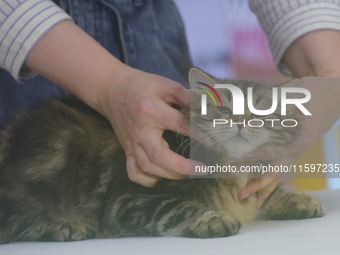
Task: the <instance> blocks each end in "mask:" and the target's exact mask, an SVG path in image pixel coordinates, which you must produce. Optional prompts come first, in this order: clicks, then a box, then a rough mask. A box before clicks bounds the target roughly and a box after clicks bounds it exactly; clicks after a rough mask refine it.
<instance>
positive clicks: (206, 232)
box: [103, 194, 241, 238]
mask: <svg viewBox="0 0 340 255" xmlns="http://www.w3.org/2000/svg"><path fill="white" fill-rule="evenodd" d="M110 204H111V205H110V206H109V207H110V209H109V210H107V211H106V215H105V221H104V222H103V236H104V237H112V236H116V237H117V236H141V235H144V236H185V237H196V238H213V237H223V236H230V235H233V234H236V233H237V232H238V230H239V229H240V227H241V225H240V223H239V222H238V221H237V220H236V219H234V218H232V217H231V216H229V215H228V214H227V213H225V212H222V211H217V210H215V209H211V208H209V207H208V206H206V205H205V204H204V203H203V202H202V201H199V200H193V199H182V198H178V197H173V196H168V195H147V194H140V195H136V194H133V195H127V194H125V195H122V196H121V197H119V198H117V199H115V200H112V202H111V203H110Z"/></svg>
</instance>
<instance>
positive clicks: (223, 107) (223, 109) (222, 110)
mask: <svg viewBox="0 0 340 255" xmlns="http://www.w3.org/2000/svg"><path fill="white" fill-rule="evenodd" d="M216 108H217V110H219V111H220V112H221V113H227V114H231V110H230V108H229V107H227V106H224V105H221V106H217V107H216Z"/></svg>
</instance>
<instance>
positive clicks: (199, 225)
mask: <svg viewBox="0 0 340 255" xmlns="http://www.w3.org/2000/svg"><path fill="white" fill-rule="evenodd" d="M240 228H241V224H240V222H239V221H237V220H235V219H234V218H232V217H230V216H229V215H228V214H226V213H224V212H219V211H214V210H209V211H206V212H204V213H203V214H202V215H200V216H199V217H198V218H197V219H195V220H194V222H193V224H192V225H191V227H190V230H189V233H188V234H189V236H192V237H198V238H213V237H225V236H230V235H234V234H236V233H237V232H238V231H239V229H240Z"/></svg>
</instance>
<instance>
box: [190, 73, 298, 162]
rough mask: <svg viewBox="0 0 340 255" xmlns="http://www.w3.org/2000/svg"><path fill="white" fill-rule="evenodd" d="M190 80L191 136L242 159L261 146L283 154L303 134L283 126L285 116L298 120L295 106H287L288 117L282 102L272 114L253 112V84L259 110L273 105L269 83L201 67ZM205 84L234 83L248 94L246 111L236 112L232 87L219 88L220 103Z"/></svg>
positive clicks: (245, 100)
mask: <svg viewBox="0 0 340 255" xmlns="http://www.w3.org/2000/svg"><path fill="white" fill-rule="evenodd" d="M189 82H190V85H191V90H190V93H191V99H190V127H191V131H190V133H191V136H192V137H193V138H194V139H197V140H198V141H199V142H201V143H202V144H204V145H206V146H208V147H210V148H213V149H214V150H216V151H219V152H223V153H225V152H226V153H227V154H228V155H229V156H230V157H231V158H234V159H242V157H243V156H245V155H246V154H247V153H249V152H251V151H253V150H255V149H257V148H264V149H266V150H269V151H271V152H272V153H283V152H284V150H285V149H286V148H287V147H288V146H289V145H290V144H291V143H292V142H293V141H294V140H295V138H296V136H297V135H298V134H299V127H298V126H297V127H285V126H283V125H282V120H283V119H296V115H297V111H296V109H295V108H294V107H288V108H287V114H286V116H281V111H280V108H281V107H280V103H278V106H277V108H276V110H275V111H274V112H273V113H272V114H270V115H266V116H259V115H255V114H253V113H251V112H250V111H249V109H248V106H247V100H248V95H247V94H248V93H247V88H249V87H252V88H253V89H252V90H253V95H252V100H253V101H252V102H253V106H254V108H255V109H258V110H267V109H270V108H271V106H272V95H273V94H272V93H273V92H272V88H269V87H268V86H267V85H264V84H261V83H258V82H254V81H246V80H221V79H217V78H214V77H212V76H210V75H208V74H207V73H205V72H203V71H202V70H199V69H197V68H192V69H191V71H190V74H189ZM202 84H205V85H209V86H211V87H214V85H215V84H231V85H235V86H237V87H238V88H240V89H241V90H242V92H243V95H244V110H245V111H244V114H243V115H236V114H235V115H234V114H233V112H234V109H233V96H232V93H231V92H230V90H229V89H216V92H217V94H218V95H219V96H220V99H221V102H222V104H220V102H219V100H218V96H217V95H216V94H214V91H213V90H211V89H209V87H207V86H205V85H204V86H203V85H202ZM201 85H202V86H201ZM202 94H206V95H207V96H206V98H207V99H206V100H207V103H206V114H205V115H204V114H202V101H201V100H202ZM210 94H211V95H210ZM215 101H216V102H215ZM214 120H215V122H214ZM216 120H218V121H216ZM272 120H275V121H272ZM249 121H250V122H249ZM237 123H238V124H237ZM290 124H291V123H290Z"/></svg>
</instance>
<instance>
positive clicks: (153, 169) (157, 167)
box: [136, 146, 189, 180]
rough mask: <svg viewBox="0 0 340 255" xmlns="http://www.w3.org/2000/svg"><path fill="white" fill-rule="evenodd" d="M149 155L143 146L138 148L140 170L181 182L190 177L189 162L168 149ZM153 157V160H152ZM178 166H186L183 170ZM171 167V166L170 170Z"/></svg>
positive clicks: (161, 149) (137, 155) (137, 156)
mask: <svg viewBox="0 0 340 255" xmlns="http://www.w3.org/2000/svg"><path fill="white" fill-rule="evenodd" d="M154 150H155V151H151V152H149V155H150V156H149V155H148V154H147V152H146V151H145V149H144V148H143V147H142V146H137V148H136V159H137V162H138V165H139V167H140V169H142V171H143V172H145V173H147V174H149V175H157V176H158V177H161V178H166V179H171V180H181V179H184V178H187V176H188V175H189V170H188V169H187V168H188V167H187V166H186V165H187V164H189V160H188V159H185V158H183V157H181V156H179V155H178V154H176V153H174V152H172V151H170V150H169V149H168V148H159V149H154ZM150 157H152V158H150ZM178 165H184V166H183V168H182V169H181V167H178ZM169 166H171V167H170V168H169Z"/></svg>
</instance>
